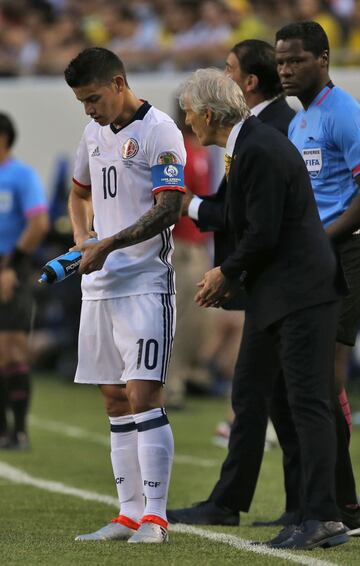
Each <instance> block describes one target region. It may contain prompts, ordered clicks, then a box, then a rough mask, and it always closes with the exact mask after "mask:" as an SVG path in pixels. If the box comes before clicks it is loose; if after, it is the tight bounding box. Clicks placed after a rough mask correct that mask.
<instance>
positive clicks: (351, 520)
mask: <svg viewBox="0 0 360 566" xmlns="http://www.w3.org/2000/svg"><path fill="white" fill-rule="evenodd" d="M340 513H341V520H342V522H343V523H344V525H346V526H347V527H348V528H349V529H351V530H353V529H359V528H360V505H358V506H357V507H355V508H351V507H345V509H340Z"/></svg>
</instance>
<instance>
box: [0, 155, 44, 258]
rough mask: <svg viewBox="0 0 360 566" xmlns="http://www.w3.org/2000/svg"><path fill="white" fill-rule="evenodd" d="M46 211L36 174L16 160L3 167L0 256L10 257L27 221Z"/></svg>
mask: <svg viewBox="0 0 360 566" xmlns="http://www.w3.org/2000/svg"><path fill="white" fill-rule="evenodd" d="M45 210H47V203H46V198H45V194H44V189H43V186H42V183H41V181H40V179H39V177H38V175H37V174H36V172H35V171H34V170H33V169H32V168H31V167H30V166H29V165H26V164H25V163H22V162H21V161H18V160H17V159H12V158H11V159H8V160H7V161H5V162H4V163H0V255H5V254H8V253H10V252H11V251H12V250H13V249H14V248H15V245H16V242H17V241H18V239H19V236H20V235H21V233H22V232H23V230H24V228H25V225H26V223H27V220H28V219H29V218H31V217H32V216H33V215H35V214H39V213H40V212H44V211H45Z"/></svg>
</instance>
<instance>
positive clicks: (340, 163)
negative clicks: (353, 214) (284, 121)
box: [289, 83, 360, 226]
mask: <svg viewBox="0 0 360 566" xmlns="http://www.w3.org/2000/svg"><path fill="white" fill-rule="evenodd" d="M289 139H290V140H291V141H292V142H293V144H294V145H295V146H296V147H297V148H298V150H299V151H300V153H301V154H302V156H303V158H304V161H305V163H306V166H307V170H308V171H309V175H310V178H311V184H312V188H313V191H314V195H315V200H316V203H317V207H318V210H319V214H320V218H321V220H322V222H323V224H324V225H325V226H327V225H329V224H332V222H334V221H335V220H336V219H337V217H338V216H340V215H341V214H342V213H343V212H344V211H345V210H346V209H347V208H348V207H349V205H350V203H351V201H352V200H353V198H354V197H355V196H356V195H357V193H358V190H359V187H358V185H357V183H356V181H355V177H356V176H357V175H359V174H360V104H359V103H358V102H357V101H356V100H355V99H354V98H353V97H352V96H351V95H350V94H348V93H347V92H345V91H344V90H342V89H341V88H339V87H336V86H333V85H332V83H329V84H328V85H327V86H325V88H323V90H322V91H321V92H319V94H318V95H317V96H316V98H315V99H314V100H313V102H312V103H311V104H310V106H309V108H308V109H307V110H301V111H300V112H298V113H297V114H296V115H295V116H294V118H293V119H292V121H291V123H290V126H289Z"/></svg>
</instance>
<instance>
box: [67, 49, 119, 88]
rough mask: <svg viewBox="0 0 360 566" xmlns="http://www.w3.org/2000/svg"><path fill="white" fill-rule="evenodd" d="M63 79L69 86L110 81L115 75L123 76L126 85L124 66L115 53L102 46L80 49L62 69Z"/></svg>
mask: <svg viewBox="0 0 360 566" xmlns="http://www.w3.org/2000/svg"><path fill="white" fill-rule="evenodd" d="M64 75H65V80H66V82H67V84H68V85H69V86H71V87H79V86H87V85H89V84H91V83H99V84H107V83H110V82H111V80H112V78H113V77H114V76H115V75H121V76H122V77H123V78H124V81H125V85H126V86H127V87H128V86H129V85H128V82H127V79H126V72H125V67H124V64H123V62H122V61H121V59H119V57H118V56H117V55H115V53H113V52H112V51H110V50H109V49H105V48H104V47H89V48H87V49H84V51H81V52H80V53H79V54H78V55H77V56H76V57H75V58H74V59H72V61H70V63H69V65H68V66H67V67H66V69H65V71H64Z"/></svg>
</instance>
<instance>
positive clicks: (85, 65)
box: [64, 47, 142, 127]
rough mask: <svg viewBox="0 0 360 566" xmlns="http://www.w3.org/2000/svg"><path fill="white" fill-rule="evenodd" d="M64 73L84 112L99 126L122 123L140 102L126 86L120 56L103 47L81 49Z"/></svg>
mask: <svg viewBox="0 0 360 566" xmlns="http://www.w3.org/2000/svg"><path fill="white" fill-rule="evenodd" d="M64 75H65V80H66V82H67V84H68V85H69V86H70V87H71V88H72V90H73V91H74V93H75V96H76V98H77V99H78V100H79V101H80V102H81V103H82V104H83V105H84V110H85V113H86V114H87V115H88V116H90V117H91V118H92V119H93V120H95V122H97V123H98V124H99V125H100V126H107V125H109V124H114V125H115V126H119V127H121V126H123V125H124V124H126V123H127V122H128V121H129V120H130V119H131V118H132V116H133V115H134V114H135V112H136V110H137V109H138V108H139V106H141V104H142V101H140V100H139V99H138V98H136V96H135V95H134V93H133V92H132V91H131V90H130V88H129V84H128V81H127V78H126V72H125V68H124V64H123V62H122V61H121V59H119V57H118V56H117V55H115V53H113V52H112V51H109V50H108V49H105V48H103V47H90V48H88V49H85V50H84V51H81V53H79V54H78V55H77V56H76V57H75V58H74V59H72V61H70V63H69V65H68V66H67V68H66V69H65V71H64Z"/></svg>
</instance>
